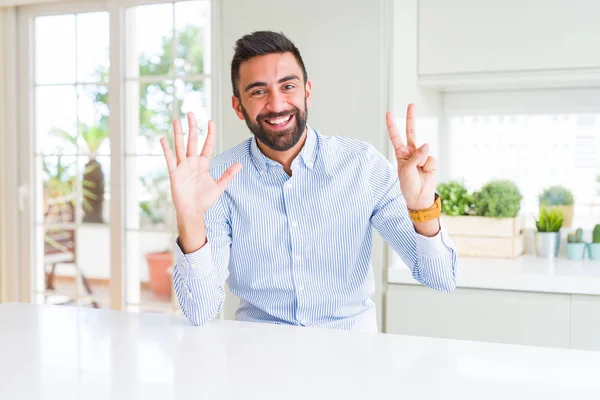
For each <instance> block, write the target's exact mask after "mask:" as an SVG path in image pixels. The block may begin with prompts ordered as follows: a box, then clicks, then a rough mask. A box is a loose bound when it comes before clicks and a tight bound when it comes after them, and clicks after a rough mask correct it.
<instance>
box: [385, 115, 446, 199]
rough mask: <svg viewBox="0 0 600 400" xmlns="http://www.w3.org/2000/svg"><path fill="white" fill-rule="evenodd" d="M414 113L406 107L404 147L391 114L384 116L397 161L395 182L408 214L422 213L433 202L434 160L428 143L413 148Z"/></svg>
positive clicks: (434, 187)
mask: <svg viewBox="0 0 600 400" xmlns="http://www.w3.org/2000/svg"><path fill="white" fill-rule="evenodd" d="M414 109H415V107H414V104H409V105H408V108H407V110H406V144H404V143H403V141H402V138H401V137H400V133H399V132H398V129H397V128H396V124H395V122H394V116H393V114H392V113H391V112H388V113H387V114H386V122H387V127H388V132H389V134H390V139H391V141H392V145H393V147H394V152H395V155H396V160H397V161H398V178H399V180H400V189H401V190H402V194H403V195H404V199H405V200H406V205H407V207H408V208H409V209H410V210H423V209H426V208H429V207H431V206H432V205H433V203H434V201H435V190H436V184H437V182H436V173H437V160H436V159H435V157H433V156H430V155H429V145H427V143H425V144H423V145H422V146H420V147H418V148H417V147H416V145H415V125H414V124H415V118H414Z"/></svg>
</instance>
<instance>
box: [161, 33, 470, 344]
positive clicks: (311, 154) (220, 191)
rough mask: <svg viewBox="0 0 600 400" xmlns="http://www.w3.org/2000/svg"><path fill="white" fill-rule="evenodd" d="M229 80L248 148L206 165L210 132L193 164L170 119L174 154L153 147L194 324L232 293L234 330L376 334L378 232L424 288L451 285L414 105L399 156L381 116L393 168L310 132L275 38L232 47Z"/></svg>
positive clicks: (450, 251) (181, 289) (289, 62)
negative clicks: (259, 327) (243, 325)
mask: <svg viewBox="0 0 600 400" xmlns="http://www.w3.org/2000/svg"><path fill="white" fill-rule="evenodd" d="M231 83H232V86H233V96H232V106H233V109H234V110H235V112H236V114H237V115H238V117H239V118H240V119H243V120H245V121H246V124H247V125H248V128H249V129H250V131H251V132H252V133H253V134H254V138H252V139H248V140H246V141H244V142H242V143H241V144H239V145H237V146H235V147H233V148H232V149H230V150H228V151H226V152H224V153H223V154H221V155H219V156H217V157H216V158H215V159H214V160H212V162H211V161H210V158H211V154H212V151H213V147H214V144H215V136H216V133H215V129H216V128H215V124H214V122H212V121H211V122H209V124H208V134H207V137H206V142H205V144H204V147H203V149H202V152H201V154H200V156H198V155H197V147H198V127H197V125H196V121H195V119H194V116H193V115H192V114H191V113H190V114H188V123H189V126H190V135H189V139H188V144H187V151H186V149H185V147H184V144H183V138H182V134H181V125H180V124H179V123H178V122H177V121H176V122H175V124H174V128H175V155H174V154H173V152H172V150H171V149H170V148H169V145H168V144H167V141H166V140H165V138H162V139H161V144H162V146H163V150H164V153H165V158H166V160H167V166H168V169H169V178H170V181H171V190H172V196H173V203H174V205H175V208H176V211H177V223H178V229H179V238H178V240H177V245H178V246H177V248H178V255H177V263H176V265H175V269H174V276H173V280H174V286H175V292H176V294H177V298H178V300H179V304H180V305H181V308H182V310H183V313H184V314H185V316H186V317H187V318H188V319H189V320H190V322H191V323H192V324H194V325H203V324H205V323H206V322H208V321H209V320H211V319H212V318H214V317H215V316H217V315H218V313H219V312H220V311H221V308H222V306H223V302H224V298H225V284H226V283H227V284H228V285H229V287H230V289H231V291H232V292H233V293H234V294H235V295H237V296H238V297H239V298H240V300H241V301H240V306H239V308H238V310H237V312H236V319H239V320H246V321H260V322H270V323H279V324H291V325H300V326H318V327H326V328H337V329H346V330H361V331H370V332H376V331H377V324H376V312H375V307H374V303H373V302H372V300H371V295H372V294H373V291H374V279H373V271H372V268H371V265H370V255H371V243H372V227H374V228H375V229H377V230H378V231H379V232H380V234H381V235H382V237H383V238H384V239H385V240H386V241H387V242H388V243H389V244H390V245H391V247H392V248H393V249H394V251H396V252H397V253H398V254H399V255H400V256H401V257H402V259H403V260H404V261H405V262H406V264H407V265H408V266H409V268H411V270H412V274H413V276H414V277H415V278H416V279H417V280H419V281H420V282H421V283H423V284H424V285H427V286H429V287H432V288H434V289H437V290H440V291H452V290H453V289H454V288H455V286H456V275H457V272H458V262H457V256H456V252H455V249H454V245H453V243H452V241H451V239H450V238H449V237H448V235H447V233H446V232H445V231H444V229H443V226H442V224H441V222H440V220H439V218H438V216H439V208H440V203H439V199H438V198H437V195H436V193H435V187H436V180H435V179H436V178H435V174H436V168H437V163H436V160H435V158H434V157H432V156H429V155H428V153H429V148H428V146H427V145H426V144H425V145H422V146H420V147H419V148H417V147H416V146H415V133H414V129H413V124H414V110H413V106H412V105H410V106H409V107H408V110H407V116H406V118H407V119H406V136H407V143H406V145H404V144H403V142H402V139H401V137H400V135H399V133H398V131H397V129H396V127H395V125H394V118H393V116H392V115H391V114H390V113H388V114H387V126H388V130H389V134H390V139H391V140H392V143H393V146H394V149H395V153H396V158H397V160H398V170H397V171H396V170H394V168H392V167H391V165H390V163H389V162H388V161H387V160H386V158H385V157H383V156H382V155H381V154H380V153H379V152H377V151H376V150H375V148H374V147H373V146H371V145H370V144H368V143H364V142H361V141H358V140H353V139H349V138H343V137H337V136H325V135H323V134H321V133H320V132H318V131H317V130H315V129H312V128H311V127H309V126H308V125H307V123H306V121H307V107H308V105H310V103H311V82H310V81H309V80H308V77H307V73H306V68H305V66H304V62H303V61H302V57H301V55H300V53H299V51H298V49H297V48H296V46H295V45H294V44H293V43H292V42H291V41H290V40H288V39H287V38H286V37H285V36H283V35H282V34H279V33H274V32H266V31H262V32H254V33H252V34H250V35H246V36H244V37H242V38H241V39H239V40H238V41H237V42H236V49H235V55H234V57H233V61H232V63H231ZM411 218H412V219H411Z"/></svg>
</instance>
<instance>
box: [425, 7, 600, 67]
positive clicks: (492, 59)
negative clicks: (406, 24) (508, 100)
mask: <svg viewBox="0 0 600 400" xmlns="http://www.w3.org/2000/svg"><path fill="white" fill-rule="evenodd" d="M418 14H419V15H418V64H419V75H420V76H427V75H452V74H473V73H475V74H479V73H492V74H493V73H502V72H528V71H529V72H536V71H549V70H573V71H577V72H581V71H582V70H586V69H596V68H600V51H598V50H597V49H598V45H599V43H600V23H599V20H598V16H600V1H591V0H553V1H547V0H504V1H481V0H453V1H447V0H419V11H418Z"/></svg>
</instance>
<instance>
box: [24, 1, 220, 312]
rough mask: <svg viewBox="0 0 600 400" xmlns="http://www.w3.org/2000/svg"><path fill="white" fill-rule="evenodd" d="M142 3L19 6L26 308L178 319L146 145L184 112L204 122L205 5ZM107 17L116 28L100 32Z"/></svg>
mask: <svg viewBox="0 0 600 400" xmlns="http://www.w3.org/2000/svg"><path fill="white" fill-rule="evenodd" d="M151 3H152V4H144V1H143V0H128V1H126V2H109V4H111V5H110V7H111V9H108V8H107V5H106V2H95V1H94V2H87V1H82V2H79V3H75V2H71V3H65V4H49V5H42V6H32V7H24V8H22V9H21V12H20V19H19V24H20V30H19V35H20V38H19V41H20V43H22V44H23V45H24V47H26V48H28V49H30V51H23V54H25V55H27V54H31V56H30V57H29V56H23V59H22V60H21V61H22V64H24V65H23V66H22V70H24V71H26V70H28V68H26V67H27V66H29V67H30V68H29V70H31V71H33V73H32V75H31V76H24V77H23V79H22V81H21V82H20V85H21V89H22V92H23V93H25V99H24V101H23V102H22V106H21V108H20V110H19V112H20V114H21V117H20V118H21V121H23V126H24V127H29V131H31V132H32V134H31V135H23V136H22V137H20V144H19V145H20V149H21V150H20V158H21V160H20V163H21V164H20V165H21V166H22V174H21V177H20V184H21V187H24V188H30V189H29V192H30V193H32V194H33V196H32V199H31V204H32V206H33V207H32V208H33V215H31V216H24V217H23V221H22V222H23V226H27V227H29V228H30V229H29V230H28V234H27V236H28V237H29V238H30V239H29V240H26V241H24V243H22V246H23V250H22V254H25V255H26V257H29V260H30V262H29V264H30V265H32V266H33V268H32V271H31V272H32V273H31V280H32V282H31V286H32V295H33V296H32V297H34V298H35V299H36V301H37V302H46V303H54V304H65V303H66V304H78V305H83V306H93V307H104V308H108V307H112V308H125V309H128V310H133V311H137V310H147V311H158V312H164V311H167V312H171V311H174V310H176V309H178V307H177V306H176V302H175V301H174V299H173V293H172V292H171V281H170V279H171V274H172V270H171V267H172V266H173V264H174V260H175V259H174V256H173V254H174V253H173V245H174V239H175V235H176V226H175V223H174V221H175V218H174V216H175V213H174V209H173V207H172V204H171V195H170V192H169V180H168V175H167V168H166V163H165V160H164V156H163V154H162V149H161V146H160V143H159V140H160V137H162V136H166V137H167V138H168V139H169V141H170V142H171V143H172V121H173V120H175V119H180V120H181V121H182V125H183V127H184V133H185V134H186V135H187V122H186V113H187V112H188V111H191V112H194V114H195V115H196V119H197V120H198V125H199V127H200V129H201V131H202V132H201V134H203V133H204V132H203V130H204V129H205V128H206V125H207V122H208V119H209V118H211V115H212V113H213V110H212V107H211V105H212V92H211V84H212V79H213V77H212V70H213V68H212V60H213V58H212V54H211V52H212V37H213V35H212V23H211V18H212V17H211V3H210V1H207V0H200V1H173V2H162V3H158V4H157V3H156V2H155V1H152V2H151ZM120 14H122V15H123V16H124V21H123V24H122V25H121V26H118V25H117V24H114V23H113V24H111V21H119V20H120V19H119V18H118V16H119V15H120ZM117 36H118V37H122V38H123V40H122V41H114V40H113V41H111V37H117ZM109 44H112V45H113V46H115V48H110V46H109ZM120 55H123V60H122V61H123V62H122V65H123V66H122V68H120V69H115V68H114V66H115V65H117V64H116V63H114V62H113V59H112V58H114V57H120ZM117 60H118V59H117ZM118 61H120V60H118ZM111 65H112V67H111ZM114 71H118V73H117V75H116V76H111V73H113V72H114ZM115 99H116V100H118V101H115ZM115 105H118V106H117V107H115ZM120 107H122V110H121V109H120ZM111 108H113V109H111ZM202 139H203V138H202V137H201V138H200V145H202ZM112 165H117V166H121V167H118V168H119V170H118V171H119V172H118V173H116V174H115V171H112V170H111V166H112ZM120 171H123V173H122V174H121V173H120ZM29 177H32V178H33V183H31V182H30V180H29ZM115 177H116V178H115ZM111 210H123V213H122V214H121V213H118V215H111ZM111 244H112V245H113V247H111ZM115 244H117V246H115ZM115 247H116V248H115ZM115 251H117V252H122V262H118V261H115V260H116V259H117V260H118V258H115V257H112V256H111V255H112V254H115V253H114V252H115ZM24 261H27V260H24ZM115 273H118V274H119V278H118V279H116V278H117V277H116V276H115V275H114V274H115Z"/></svg>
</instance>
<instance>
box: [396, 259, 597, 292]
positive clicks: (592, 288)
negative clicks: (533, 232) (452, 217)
mask: <svg viewBox="0 0 600 400" xmlns="http://www.w3.org/2000/svg"><path fill="white" fill-rule="evenodd" d="M392 260H393V261H392V266H391V267H390V269H389V270H388V282H389V283H391V284H419V282H417V281H416V280H415V279H413V277H412V275H411V272H410V270H409V269H408V267H407V266H406V265H404V264H403V263H402V261H401V260H400V259H399V258H398V257H397V256H396V255H395V254H394V256H393V257H392ZM460 264H461V276H460V279H459V283H458V287H459V288H475V289H495V290H512V291H526V292H542V293H566V294H585V295H600V262H598V261H590V260H583V261H572V260H568V259H566V258H556V259H547V258H540V257H536V256H533V255H524V256H521V257H517V258H514V259H511V258H507V259H498V258H471V257H460Z"/></svg>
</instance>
